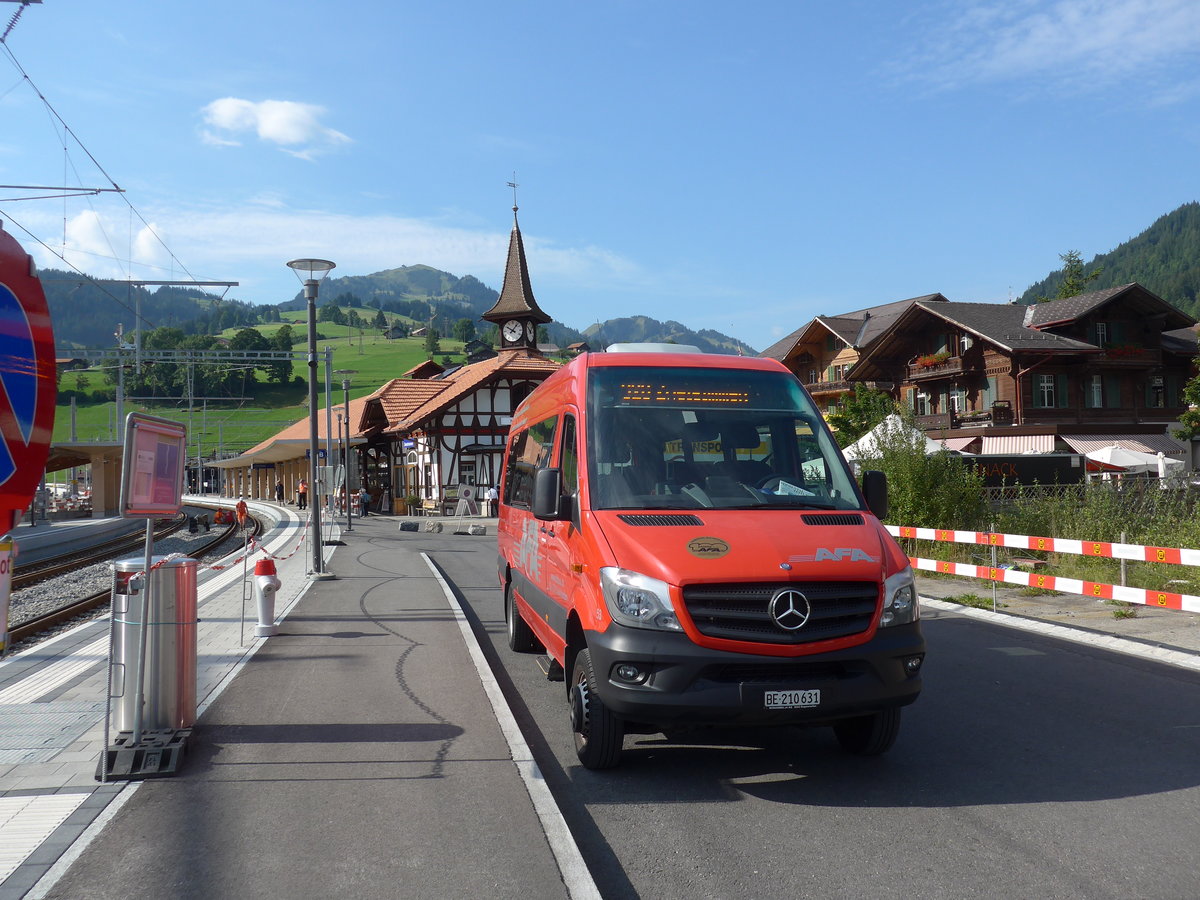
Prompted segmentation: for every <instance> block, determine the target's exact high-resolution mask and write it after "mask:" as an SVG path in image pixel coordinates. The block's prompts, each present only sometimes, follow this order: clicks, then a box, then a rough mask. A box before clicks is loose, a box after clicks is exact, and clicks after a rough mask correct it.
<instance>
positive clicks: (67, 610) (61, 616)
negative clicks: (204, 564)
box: [9, 514, 262, 647]
mask: <svg viewBox="0 0 1200 900" xmlns="http://www.w3.org/2000/svg"><path fill="white" fill-rule="evenodd" d="M187 518H188V517H187V516H186V515H182V514H181V516H180V517H179V521H175V520H171V526H172V527H171V528H170V530H169V531H164V534H163V536H166V535H168V534H174V533H175V532H177V531H179V530H180V529H181V528H183V527H184V525H186V524H187ZM247 522H248V524H249V526H250V530H251V533H252V534H254V535H256V536H257V535H258V534H259V533H260V532H261V530H262V523H261V522H260V521H259V520H258V519H254V518H250V519H248V520H247ZM242 533H243V532H241V531H240V530H239V527H238V525H237V523H236V522H232V523H230V524H229V525H227V526H223V527H221V528H220V529H219V530H218V529H214V536H213V537H212V539H211V540H207V541H205V542H204V543H202V544H199V545H198V546H196V547H194V548H190V549H189V551H188V555H189V556H191V557H193V558H195V559H201V560H202V559H204V558H205V557H206V556H211V555H212V554H214V553H215V552H216V551H217V549H218V548H220V547H221V545H222V544H224V543H225V542H226V541H228V540H229V539H230V538H231V537H233V536H234V535H238V534H242ZM158 537H159V533H158V530H157V529H156V530H155V539H156V540H157V539H158ZM144 543H145V538H144V536H140V537H138V538H137V539H136V540H134V541H133V542H132V544H131V543H130V542H129V541H110V542H108V544H111V545H114V546H108V544H106V545H104V546H106V547H107V548H108V549H107V550H106V551H104V552H100V551H99V548H94V551H93V550H89V551H88V558H87V559H86V561H85V560H84V558H82V557H76V558H75V559H74V561H72V562H63V563H53V564H52V567H53V568H54V569H56V572H55V573H54V574H58V575H61V574H64V573H67V572H70V571H73V570H76V569H82V568H84V567H85V566H87V565H95V564H96V563H99V562H105V561H110V560H114V559H116V558H118V557H119V556H121V555H122V554H123V553H127V552H128V551H129V549H130V548H131V547H132V548H141V547H142V546H143V545H144ZM47 568H49V567H47ZM31 575H36V576H37V579H36V580H37V581H44V580H46V579H48V578H50V577H53V576H52V575H51V574H45V573H44V570H43V569H41V568H39V569H38V571H37V572H36V573H31ZM15 582H16V576H15V575H14V587H15V586H16V584H15ZM31 583H36V582H31ZM111 601H112V589H111V588H107V589H105V590H103V591H97V592H94V593H92V594H89V595H88V596H85V597H82V598H76V599H73V600H70V601H68V602H65V603H63V604H62V605H61V606H60V607H58V608H57V609H54V610H53V611H51V612H47V613H43V614H41V615H37V616H34V617H32V618H29V619H26V620H24V621H22V622H20V623H16V624H12V625H10V627H9V643H10V644H11V645H12V646H13V647H16V645H18V644H19V643H21V642H22V641H28V640H30V639H31V638H36V637H38V636H39V635H41V634H43V633H44V632H47V631H50V630H51V629H54V628H57V627H58V626H60V625H62V624H64V623H66V622H69V621H71V620H72V619H74V618H76V617H77V616H81V615H86V614H88V613H91V612H93V611H95V610H96V609H98V608H100V607H102V606H104V605H106V604H108V603H110V602H111Z"/></svg>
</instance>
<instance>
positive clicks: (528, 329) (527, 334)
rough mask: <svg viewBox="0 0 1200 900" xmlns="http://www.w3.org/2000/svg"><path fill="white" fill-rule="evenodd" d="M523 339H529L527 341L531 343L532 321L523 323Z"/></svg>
mask: <svg viewBox="0 0 1200 900" xmlns="http://www.w3.org/2000/svg"><path fill="white" fill-rule="evenodd" d="M525 340H527V341H529V343H531V344H532V343H533V323H532V322H526V323H525Z"/></svg>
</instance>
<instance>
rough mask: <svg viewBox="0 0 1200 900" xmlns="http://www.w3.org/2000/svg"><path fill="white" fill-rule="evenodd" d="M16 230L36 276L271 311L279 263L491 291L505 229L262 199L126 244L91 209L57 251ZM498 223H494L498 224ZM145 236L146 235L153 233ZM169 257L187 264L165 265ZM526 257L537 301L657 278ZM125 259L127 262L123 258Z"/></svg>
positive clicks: (172, 218) (500, 269)
mask: <svg viewBox="0 0 1200 900" xmlns="http://www.w3.org/2000/svg"><path fill="white" fill-rule="evenodd" d="M22 224H24V225H25V227H27V228H29V229H30V231H32V232H33V233H34V234H37V235H38V237H40V238H41V239H42V240H44V241H45V242H46V243H47V244H49V245H50V250H47V249H46V248H44V247H40V246H36V245H33V244H32V243H29V242H24V243H26V246H27V247H28V249H29V251H30V252H31V253H33V254H34V258H35V259H36V260H37V263H38V265H39V266H41V267H43V268H47V267H53V268H59V269H61V268H63V267H64V266H63V261H62V259H59V258H58V256H57V254H59V253H60V252H62V253H63V256H65V258H66V260H67V261H68V262H69V263H70V264H71V265H74V266H76V267H78V268H79V269H80V270H82V271H84V272H86V273H88V274H90V275H93V276H95V277H101V278H129V277H134V278H147V279H168V278H187V277H188V275H187V272H190V273H191V274H192V275H194V276H195V277H196V278H198V279H201V280H226V279H228V280H231V281H239V282H240V283H241V284H240V285H239V287H236V288H233V290H232V291H231V292H230V295H231V296H233V297H236V298H238V299H243V300H248V301H250V302H254V303H278V302H280V301H282V300H285V299H288V298H290V297H291V296H292V295H293V294H294V293H295V291H296V289H297V282H296V279H295V276H294V275H293V274H292V272H291V271H290V270H289V269H288V268H287V266H286V265H285V263H286V262H287V260H289V259H296V258H299V257H305V256H313V257H320V258H324V259H332V260H334V261H335V262H336V263H337V269H336V271H335V274H336V275H366V274H370V273H372V272H378V271H380V270H383V269H388V268H392V267H394V266H399V265H412V264H416V263H422V264H425V265H429V266H433V267H435V268H438V269H443V270H445V271H448V272H452V273H454V274H456V275H467V274H470V275H474V276H475V277H477V278H479V279H480V280H481V281H483V282H484V283H485V284H488V285H490V286H492V287H494V288H496V289H499V287H500V282H501V279H502V278H503V275H504V263H505V259H506V258H507V255H508V239H509V231H508V228H507V224H508V223H507V222H504V225H503V227H498V228H495V229H494V230H488V229H486V228H478V229H475V228H463V227H455V226H450V225H445V224H439V223H435V222H429V221H424V220H420V219H406V218H401V217H398V216H389V215H376V216H351V215H346V214H342V213H332V212H325V211H322V210H298V209H293V208H290V207H287V206H285V205H284V202H283V200H282V198H280V197H278V196H275V195H270V194H268V195H261V196H256V197H253V198H251V199H249V200H247V201H246V202H245V203H243V204H241V205H238V206H231V207H224V208H221V209H186V210H185V209H176V210H166V209H159V210H156V211H155V213H154V219H153V222H152V224H151V226H150V227H149V228H142V229H141V230H140V231H139V232H137V233H136V234H134V235H133V236H132V237H131V236H130V234H129V228H128V222H127V217H125V216H122V215H121V214H120V213H119V212H113V213H112V214H111V215H108V214H106V215H103V216H101V215H99V214H97V213H96V212H94V211H92V210H88V211H87V212H83V213H80V214H79V215H78V216H76V217H74V218H73V219H71V220H70V221H69V222H68V226H67V243H66V250H65V252H63V247H62V241H61V238H55V237H54V235H55V233H56V232H59V233H61V222H57V223H56V222H55V220H54V217H53V214H52V213H45V214H41V215H38V216H36V217H31V218H29V219H28V220H27V221H24V222H23V223H22ZM496 224H497V225H500V223H499V222H498V223H496ZM151 229H153V233H151ZM154 234H157V235H158V236H159V237H161V238H162V239H163V242H164V243H165V244H166V245H167V246H168V247H170V250H171V251H172V252H174V253H175V255H176V256H177V257H178V258H179V260H181V261H182V264H183V265H186V266H187V272H185V271H184V270H183V269H182V268H181V266H180V264H178V263H175V264H172V260H171V258H170V255H169V254H168V252H167V250H166V249H165V248H164V247H163V245H162V243H160V242H159V241H158V240H157V239H156V238H155V237H154ZM523 236H524V240H525V250H526V255H527V256H528V258H529V261H530V269H531V271H532V272H533V282H534V291H535V293H537V294H539V296H540V295H541V294H542V293H543V292H545V293H547V294H551V295H552V294H555V293H557V294H562V293H564V292H574V291H588V292H592V291H594V290H595V289H596V286H597V285H601V284H602V285H605V290H606V291H607V292H609V293H610V295H619V294H627V293H630V292H640V291H641V290H642V289H644V288H645V287H646V286H647V285H648V284H649V283H650V281H652V280H657V279H658V278H659V276H658V275H655V274H652V273H648V272H646V271H645V270H644V269H642V268H640V267H639V266H638V265H637V264H635V263H633V262H631V261H630V260H628V259H626V258H624V257H622V256H621V255H620V254H617V253H614V252H612V251H611V250H607V249H605V248H602V247H597V246H590V245H589V246H582V247H566V246H562V245H560V244H556V243H555V242H553V241H550V240H545V239H540V238H538V237H536V236H531V235H530V234H528V233H524V235H523ZM130 255H131V256H132V257H133V258H132V259H131V260H128V259H126V258H125V257H126V256H130Z"/></svg>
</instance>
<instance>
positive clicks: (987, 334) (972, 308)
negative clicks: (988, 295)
mask: <svg viewBox="0 0 1200 900" xmlns="http://www.w3.org/2000/svg"><path fill="white" fill-rule="evenodd" d="M1072 299H1073V298H1072ZM917 306H918V307H920V308H921V309H923V310H925V311H926V312H928V313H931V314H932V315H935V316H937V317H938V318H941V319H944V320H946V321H947V322H952V323H953V324H955V325H959V326H961V327H962V328H964V329H966V330H967V331H969V332H971V333H973V334H976V335H978V336H979V337H981V338H983V339H984V340H987V341H990V342H991V343H993V344H995V345H996V346H998V347H1002V348H1004V349H1006V350H1049V351H1055V350H1062V351H1070V352H1075V353H1078V352H1079V351H1080V350H1095V351H1099V349H1100V348H1099V347H1097V346H1095V345H1094V344H1089V343H1086V342H1084V341H1077V340H1075V339H1074V338H1069V337H1063V336H1062V335H1058V334H1053V333H1052V332H1047V331H1038V330H1036V329H1034V328H1026V327H1025V325H1024V324H1023V323H1024V319H1025V310H1026V307H1024V306H1020V305H1016V304H1011V303H950V302H945V303H934V304H926V303H918V304H917Z"/></svg>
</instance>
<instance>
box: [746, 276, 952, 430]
mask: <svg viewBox="0 0 1200 900" xmlns="http://www.w3.org/2000/svg"><path fill="white" fill-rule="evenodd" d="M945 301H946V298H945V297H943V296H942V295H941V294H926V295H924V296H922V297H913V298H911V299H909V300H897V301H895V302H893V303H885V304H882V305H880V306H872V307H869V308H867V309H860V310H855V311H854V312H848V313H842V314H841V315H837V316H817V317H816V318H815V319H812V320H811V321H809V322H808V323H806V324H805V325H803V326H801V327H800V328H798V329H796V330H795V331H793V332H792V333H791V334H789V335H788V336H787V337H785V338H784V339H783V340H781V341H778V342H776V343H775V344H773V345H772V346H770V347H768V348H767V349H766V350H764V351H763V352H762V353H760V354H759V355H760V356H764V357H767V358H769V359H777V360H779V361H780V362H781V363H783V364H784V365H785V366H787V367H788V368H789V369H791V370H792V372H793V373H794V374H795V375H796V377H797V378H799V379H800V381H802V382H803V383H804V387H805V388H806V389H807V390H808V392H809V394H811V395H812V398H813V400H814V401H815V402H816V404H817V407H818V408H819V409H820V410H821V412H822V414H828V413H830V412H833V411H835V410H836V409H837V407H838V406H839V404H840V403H841V402H842V400H843V399H844V398H845V397H846V395H847V394H849V393H851V392H852V391H853V390H854V384H853V383H852V382H851V381H850V379H849V377H848V373H849V372H850V370H851V369H853V368H854V366H855V364H856V363H857V362H858V360H859V357H860V356H861V355H862V352H863V351H864V350H865V349H866V348H867V347H869V346H870V345H871V344H872V343H874V342H875V341H876V340H878V339H879V338H880V337H881V336H882V335H884V334H886V333H887V332H888V330H889V329H890V328H891V327H892V326H893V325H894V324H895V322H896V320H897V319H898V318H899V317H900V316H901V315H903V314H904V313H905V312H907V311H908V309H909V308H910V307H911V306H912V305H913V304H914V303H937V302H945ZM865 386H866V387H869V388H874V389H876V390H881V391H885V392H888V393H891V392H893V391H894V390H895V387H896V385H895V383H894V382H891V381H870V382H866V383H865Z"/></svg>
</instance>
